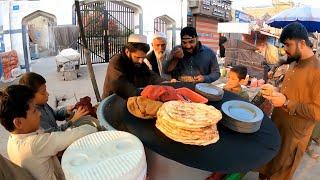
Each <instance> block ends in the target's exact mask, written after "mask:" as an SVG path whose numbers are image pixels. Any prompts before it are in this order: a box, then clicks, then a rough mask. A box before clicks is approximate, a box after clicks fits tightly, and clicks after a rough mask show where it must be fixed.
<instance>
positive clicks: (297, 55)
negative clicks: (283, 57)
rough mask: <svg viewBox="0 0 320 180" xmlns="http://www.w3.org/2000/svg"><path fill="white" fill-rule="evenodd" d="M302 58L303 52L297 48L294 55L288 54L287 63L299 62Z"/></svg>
mask: <svg viewBox="0 0 320 180" xmlns="http://www.w3.org/2000/svg"><path fill="white" fill-rule="evenodd" d="M300 59H301V52H300V51H299V50H298V49H297V50H296V52H295V53H294V55H292V56H288V58H287V64H291V63H292V62H298V61H299V60H300Z"/></svg>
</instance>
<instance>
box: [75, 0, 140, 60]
mask: <svg viewBox="0 0 320 180" xmlns="http://www.w3.org/2000/svg"><path fill="white" fill-rule="evenodd" d="M80 12H81V17H82V22H83V26H84V31H85V37H86V39H87V42H88V49H89V51H90V52H91V53H90V54H91V60H92V64H96V63H105V62H109V59H110V58H111V57H112V56H114V55H115V54H117V53H119V52H121V50H122V48H123V46H124V45H125V44H126V43H127V41H128V36H129V35H130V34H132V33H133V32H134V23H133V22H134V19H133V18H134V11H133V10H132V9H131V8H129V7H125V6H123V5H121V4H119V3H117V2H116V1H94V2H90V3H84V2H83V1H82V2H80ZM73 19H74V20H75V21H74V23H77V17H76V15H75V14H74V18H73ZM78 49H79V51H80V53H81V64H86V61H85V58H84V50H83V47H82V44H81V39H80V37H79V39H78Z"/></svg>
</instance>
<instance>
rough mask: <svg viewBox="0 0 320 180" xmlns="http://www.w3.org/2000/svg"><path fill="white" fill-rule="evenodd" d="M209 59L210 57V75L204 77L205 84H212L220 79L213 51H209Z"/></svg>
mask: <svg viewBox="0 0 320 180" xmlns="http://www.w3.org/2000/svg"><path fill="white" fill-rule="evenodd" d="M210 57H211V58H210V63H211V68H210V74H208V75H205V76H204V82H205V83H212V82H214V81H216V80H218V79H219V78H220V68H219V64H218V61H217V57H216V54H215V53H214V52H213V51H211V53H210Z"/></svg>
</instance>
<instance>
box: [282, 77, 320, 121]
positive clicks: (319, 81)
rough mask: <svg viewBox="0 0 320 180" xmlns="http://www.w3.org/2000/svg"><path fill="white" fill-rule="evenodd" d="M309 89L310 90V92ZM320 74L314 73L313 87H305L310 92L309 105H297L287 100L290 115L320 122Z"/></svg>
mask: <svg viewBox="0 0 320 180" xmlns="http://www.w3.org/2000/svg"><path fill="white" fill-rule="evenodd" d="M309 88H312V89H311V90H310V89H309ZM319 89H320V73H319V72H318V73H315V77H314V81H313V86H311V87H306V91H309V90H310V91H311V92H312V93H311V95H310V96H311V97H312V102H311V103H298V102H295V101H292V100H290V99H289V104H288V110H289V114H290V115H295V114H297V115H299V116H302V117H304V118H305V119H310V120H314V121H320V91H319Z"/></svg>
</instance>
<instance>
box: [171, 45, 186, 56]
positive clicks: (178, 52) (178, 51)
mask: <svg viewBox="0 0 320 180" xmlns="http://www.w3.org/2000/svg"><path fill="white" fill-rule="evenodd" d="M183 56H184V54H183V50H182V48H181V47H177V48H175V49H174V50H173V57H174V58H175V59H182V58H183Z"/></svg>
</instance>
